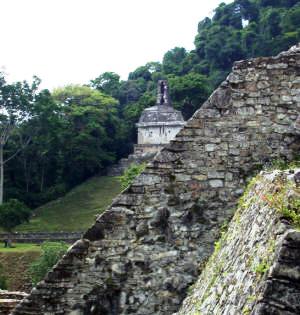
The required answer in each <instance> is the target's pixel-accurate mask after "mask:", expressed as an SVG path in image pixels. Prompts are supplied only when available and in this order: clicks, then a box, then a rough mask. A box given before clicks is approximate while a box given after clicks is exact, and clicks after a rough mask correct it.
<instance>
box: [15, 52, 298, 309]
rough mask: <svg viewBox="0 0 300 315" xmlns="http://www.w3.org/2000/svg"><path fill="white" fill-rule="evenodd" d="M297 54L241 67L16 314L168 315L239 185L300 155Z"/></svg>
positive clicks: (230, 209) (231, 206)
mask: <svg viewBox="0 0 300 315" xmlns="http://www.w3.org/2000/svg"><path fill="white" fill-rule="evenodd" d="M299 95H300V49H299V48H294V49H293V50H290V51H289V52H286V53H283V54H281V55H279V56H277V57H275V58H258V59H252V60H248V61H243V62H238V63H236V64H235V65H234V68H233V72H232V73H231V74H230V75H229V77H228V78H227V80H226V81H225V82H224V83H222V84H221V86H220V87H219V88H218V89H217V90H216V91H215V92H214V93H213V94H212V96H211V97H210V98H209V99H208V101H207V102H206V103H205V104H204V105H203V106H202V107H201V109H200V110H198V111H197V112H196V113H195V114H194V116H193V117H192V118H191V119H190V120H189V121H188V122H187V124H186V126H185V127H184V128H183V129H182V130H181V131H180V132H179V134H178V135H177V136H176V138H175V140H173V141H172V142H171V143H170V144H169V145H167V146H166V147H165V148H164V149H163V150H162V151H161V152H160V153H159V154H158V155H157V156H156V157H155V159H154V161H153V162H151V164H150V165H149V166H148V167H147V168H146V170H145V171H144V173H143V174H141V175H140V176H139V177H138V178H137V179H136V180H135V182H134V184H133V185H131V187H129V188H128V189H127V190H126V191H124V192H123V193H122V194H121V195H120V196H119V197H118V198H116V199H115V201H114V202H113V204H112V206H111V207H110V208H109V209H107V210H106V211H105V212H104V213H103V214H102V215H100V216H99V217H98V219H97V222H96V223H95V224H94V225H93V226H92V227H91V228H90V229H89V230H88V231H87V232H86V233H85V234H84V236H83V239H82V240H80V241H78V242H77V243H75V244H74V246H73V247H72V248H71V249H70V250H69V251H68V253H67V254H66V255H65V256H64V257H63V259H62V260H61V261H60V262H59V263H58V265H57V266H56V267H55V268H54V269H53V271H52V272H50V273H49V274H48V276H47V277H46V278H45V280H44V281H42V282H41V283H39V284H38V285H37V287H36V288H35V289H34V290H33V291H32V292H31V294H30V295H29V297H28V298H27V299H25V300H24V301H23V302H22V303H21V304H20V305H19V306H18V307H17V308H16V310H15V312H14V314H22V315H25V314H31V315H33V314H45V315H47V314H48V315H50V314H73V315H75V314H78V315H79V314H86V315H87V314H97V315H99V314H111V315H113V314H138V315H147V314H149V315H150V314H157V315H160V314H172V313H174V312H176V311H178V309H179V306H180V304H181V302H182V300H183V298H184V297H185V296H186V293H187V288H188V287H189V286H190V285H191V284H192V283H193V282H195V280H196V279H197V277H198V274H199V266H201V264H203V263H204V262H205V261H206V260H207V258H208V257H209V255H210V254H211V253H212V251H213V247H214V242H215V240H216V239H217V238H218V236H219V230H220V226H221V225H222V223H223V222H224V220H228V219H229V218H231V216H232V213H233V211H234V208H235V206H236V203H237V200H238V198H239V196H240V195H241V194H242V192H243V188H244V185H245V178H246V177H247V176H249V175H250V174H251V173H253V172H255V170H256V169H257V168H259V167H261V165H262V164H264V163H266V162H268V161H270V160H272V159H276V158H285V159H287V160H291V159H292V158H293V156H294V155H295V154H297V153H298V152H299V146H300V141H299V130H298V129H297V128H296V127H297V124H295V122H296V120H297V117H298V115H299V110H300V96H299Z"/></svg>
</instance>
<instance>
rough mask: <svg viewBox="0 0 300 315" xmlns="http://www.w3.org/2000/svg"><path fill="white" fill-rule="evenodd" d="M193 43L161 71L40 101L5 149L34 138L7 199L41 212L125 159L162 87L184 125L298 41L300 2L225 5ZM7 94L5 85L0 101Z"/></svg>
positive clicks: (140, 71) (102, 81) (14, 166)
mask: <svg viewBox="0 0 300 315" xmlns="http://www.w3.org/2000/svg"><path fill="white" fill-rule="evenodd" d="M195 35H196V36H195V48H194V49H193V50H192V51H187V50H186V49H185V48H182V47H175V48H173V49H171V50H169V51H168V52H166V53H165V55H164V56H163V60H162V62H161V63H159V62H148V63H147V64H145V65H142V66H140V67H138V68H137V69H135V70H133V71H132V72H131V73H130V74H129V76H128V80H121V79H120V76H119V75H118V74H116V73H113V72H105V73H102V74H100V75H99V76H98V77H97V78H95V79H93V80H91V81H90V83H89V84H88V85H86V86H77V85H70V86H66V87H64V88H60V89H57V90H55V91H53V92H52V93H50V92H49V91H47V90H43V91H40V92H39V93H38V94H35V95H34V100H33V101H34V104H33V105H34V106H31V107H32V108H31V111H30V114H28V116H27V119H25V120H23V121H22V122H19V123H17V124H15V127H16V128H14V130H13V133H12V135H11V138H10V141H9V143H7V144H6V145H5V146H4V159H5V158H7V157H9V156H11V155H12V154H14V152H16V150H18V148H19V146H20V145H19V139H20V138H22V137H24V135H26V134H30V142H29V143H28V145H27V146H26V148H24V149H23V150H22V151H21V152H20V153H19V154H18V155H17V156H16V157H14V158H13V159H11V160H10V161H9V162H8V163H7V165H6V166H5V171H4V175H5V177H4V178H5V181H4V193H5V194H4V197H5V199H6V200H7V199H8V198H18V199H20V200H23V201H25V202H26V203H27V204H28V205H30V206H37V205H39V204H41V203H43V202H46V201H47V200H50V199H53V198H56V197H57V196H59V195H60V194H63V193H64V192H66V191H67V190H69V189H70V188H72V187H73V186H74V185H77V184H79V183H80V182H82V181H83V180H84V179H86V178H88V177H89V176H92V175H93V174H96V173H98V172H101V171H102V170H103V169H104V168H105V167H107V166H108V165H110V164H112V163H114V162H115V161H116V160H117V159H119V158H120V157H123V156H126V155H127V154H128V153H129V152H130V150H131V149H132V144H133V143H135V141H136V129H135V123H136V122H137V120H138V118H139V116H140V114H141V112H142V110H143V109H144V108H145V107H148V106H152V105H154V104H155V93H156V85H157V81H158V80H160V79H166V80H168V82H169V86H170V94H171V99H172V101H173V105H174V107H175V108H177V109H180V110H182V112H183V115H184V117H185V118H186V119H188V118H189V117H191V115H192V114H193V113H194V112H195V110H196V109H198V108H199V107H200V106H201V104H202V103H203V102H204V101H205V100H206V99H207V97H208V96H209V94H210V93H211V92H212V90H213V89H215V88H216V86H217V85H218V84H220V82H221V81H222V80H224V79H225V77H226V76H227V74H228V73H229V71H230V69H231V67H232V64H233V62H234V61H236V60H240V59H245V58H250V57H256V56H268V55H275V54H277V53H279V52H280V51H283V50H287V49H288V48H289V47H290V46H292V45H294V44H296V43H298V42H299V41H300V1H299V0H235V1H233V2H232V3H230V4H225V3H221V4H220V5H219V6H218V7H217V8H216V10H215V12H214V15H213V17H212V18H205V19H203V20H202V21H200V22H199V24H198V32H197V34H195ZM120 58H122V56H121V55H120ZM1 78H2V77H1ZM2 81H3V80H2ZM2 81H1V82H2ZM1 82H0V83H1ZM35 82H36V81H35ZM36 84H38V82H37V83H36ZM18 86H19V87H20V83H16V85H15V90H17V87H18ZM21 86H23V87H25V86H24V85H21ZM28 87H30V85H28ZM6 91H7V84H5V81H3V82H2V83H1V84H0V96H1V97H3V95H4V96H5V93H6ZM21 92H22V93H23V94H22V93H21ZM21 92H20V95H23V96H24V95H25V96H26V93H25V90H22V91H21ZM29 94H30V93H29ZM29 96H30V95H29ZM0 99H2V98H0Z"/></svg>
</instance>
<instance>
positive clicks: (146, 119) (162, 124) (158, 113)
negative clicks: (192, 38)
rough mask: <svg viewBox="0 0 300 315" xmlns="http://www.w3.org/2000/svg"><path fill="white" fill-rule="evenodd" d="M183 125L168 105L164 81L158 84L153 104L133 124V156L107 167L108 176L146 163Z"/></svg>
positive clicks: (181, 118) (170, 105)
mask: <svg viewBox="0 0 300 315" xmlns="http://www.w3.org/2000/svg"><path fill="white" fill-rule="evenodd" d="M184 125H185V121H184V119H183V117H182V114H181V112H180V111H178V110H175V109H174V107H173V106H172V103H171V99H170V96H169V88H168V84H167V81H166V80H160V81H158V84H157V100H156V105H155V106H152V107H148V108H146V109H145V110H144V111H143V112H142V114H141V117H140V119H139V122H138V123H137V124H136V126H137V128H138V143H137V144H136V145H135V146H134V152H133V154H130V155H129V156H128V157H127V158H124V159H121V160H120V161H119V163H118V164H116V165H114V166H113V167H111V168H110V169H109V170H108V172H107V173H108V175H110V176H118V175H122V174H123V172H124V171H125V170H126V169H127V168H128V167H129V166H130V165H131V164H140V163H143V162H147V161H150V160H151V159H152V158H153V157H154V156H155V155H156V153H157V152H159V151H160V150H161V149H162V148H163V147H164V146H165V145H166V144H168V143H169V142H170V141H171V140H173V139H174V138H175V136H176V135H177V133H178V132H179V131H180V130H181V129H182V127H183V126H184Z"/></svg>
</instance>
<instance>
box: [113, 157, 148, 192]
mask: <svg viewBox="0 0 300 315" xmlns="http://www.w3.org/2000/svg"><path fill="white" fill-rule="evenodd" d="M145 167H146V164H145V163H142V164H131V165H130V166H129V167H128V168H127V169H126V171H125V172H124V174H123V175H122V176H119V181H120V183H121V187H122V189H125V188H127V187H128V186H129V185H130V184H131V183H132V182H133V181H134V179H135V178H136V177H137V176H138V175H140V174H141V173H142V171H143V170H144V169H145Z"/></svg>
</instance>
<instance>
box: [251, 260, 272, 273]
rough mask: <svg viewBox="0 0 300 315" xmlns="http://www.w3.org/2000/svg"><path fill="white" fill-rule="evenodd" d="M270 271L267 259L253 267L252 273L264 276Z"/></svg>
mask: <svg viewBox="0 0 300 315" xmlns="http://www.w3.org/2000/svg"><path fill="white" fill-rule="evenodd" d="M269 269H270V264H269V262H268V259H266V258H265V259H263V260H262V261H261V262H260V263H259V264H258V265H256V266H255V268H254V272H256V273H258V274H261V275H264V274H265V273H266V272H267V271H268V270H269Z"/></svg>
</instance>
